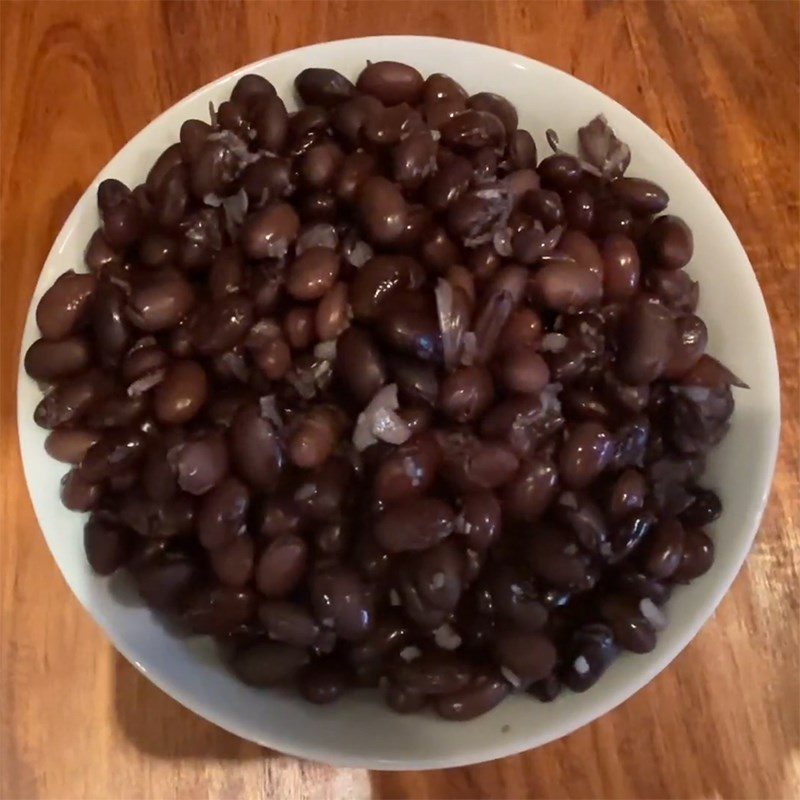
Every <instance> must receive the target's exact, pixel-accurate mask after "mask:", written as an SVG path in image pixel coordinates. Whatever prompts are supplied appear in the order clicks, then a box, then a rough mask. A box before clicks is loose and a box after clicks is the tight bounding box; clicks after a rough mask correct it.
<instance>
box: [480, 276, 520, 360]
mask: <svg viewBox="0 0 800 800" xmlns="http://www.w3.org/2000/svg"><path fill="white" fill-rule="evenodd" d="M514 305H515V303H514V298H513V297H512V296H511V294H510V292H507V291H505V290H503V291H500V292H496V293H495V294H493V295H492V296H491V297H490V298H489V299H488V301H487V302H486V305H485V306H484V307H483V311H481V313H480V316H479V317H478V321H477V322H476V323H475V346H476V352H475V355H476V361H478V363H480V364H485V363H486V362H487V361H488V360H489V359H490V358H491V357H492V354H493V353H494V349H495V347H496V345H497V339H498V337H499V336H500V332H501V331H502V330H503V328H504V327H505V324H506V322H508V318H509V317H510V316H511V312H512V311H513V310H514Z"/></svg>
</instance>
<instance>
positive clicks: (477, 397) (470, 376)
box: [438, 366, 494, 423]
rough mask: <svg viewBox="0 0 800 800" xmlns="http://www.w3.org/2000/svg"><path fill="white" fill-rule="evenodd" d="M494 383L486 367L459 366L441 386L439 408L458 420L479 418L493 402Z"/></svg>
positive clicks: (468, 420)
mask: <svg viewBox="0 0 800 800" xmlns="http://www.w3.org/2000/svg"><path fill="white" fill-rule="evenodd" d="M493 399H494V384H493V382H492V376H491V374H490V373H489V370H488V369H486V368H485V367H478V366H473V367H459V368H458V369H456V370H455V371H454V372H451V373H450V374H449V375H448V376H447V377H446V378H445V379H444V380H443V381H442V383H441V386H440V387H439V402H438V406H439V408H440V409H441V410H442V411H443V412H444V413H445V414H447V415H448V416H449V417H452V419H454V420H455V421H456V422H459V423H463V422H471V421H473V420H475V419H477V418H478V417H479V416H481V414H483V412H484V411H486V409H487V408H488V407H489V406H490V405H491V404H492V400H493Z"/></svg>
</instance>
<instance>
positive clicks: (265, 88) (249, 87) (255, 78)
mask: <svg viewBox="0 0 800 800" xmlns="http://www.w3.org/2000/svg"><path fill="white" fill-rule="evenodd" d="M274 94H275V87H274V86H273V85H272V84H271V83H270V82H269V81H268V80H267V79H266V78H265V77H264V76H263V75H256V74H254V73H248V74H247V75H242V77H241V78H239V80H238V81H236V85H235V86H234V87H233V91H232V92H231V100H232V101H233V102H235V103H238V104H239V105H241V106H242V107H244V108H250V107H251V106H253V105H254V104H256V103H257V102H259V101H260V100H262V99H264V98H266V97H272V96H273V95H274Z"/></svg>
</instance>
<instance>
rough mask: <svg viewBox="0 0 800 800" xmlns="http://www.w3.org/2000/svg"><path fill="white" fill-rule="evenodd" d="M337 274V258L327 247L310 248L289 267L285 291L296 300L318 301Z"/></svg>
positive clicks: (333, 281)
mask: <svg viewBox="0 0 800 800" xmlns="http://www.w3.org/2000/svg"><path fill="white" fill-rule="evenodd" d="M338 274H339V256H338V255H337V254H336V253H335V252H334V251H333V250H330V249H329V248H327V247H312V248H310V249H308V250H306V251H305V252H304V253H303V255H301V256H300V257H299V258H296V259H295V260H294V262H293V263H292V265H291V266H290V267H289V274H288V276H287V278H286V290H287V291H288V292H289V294H290V295H291V296H292V297H294V298H295V299H296V300H319V299H320V297H322V296H323V295H324V294H325V293H326V292H327V291H328V290H329V289H330V288H331V287H332V286H333V284H334V283H335V281H336V276H337V275H338Z"/></svg>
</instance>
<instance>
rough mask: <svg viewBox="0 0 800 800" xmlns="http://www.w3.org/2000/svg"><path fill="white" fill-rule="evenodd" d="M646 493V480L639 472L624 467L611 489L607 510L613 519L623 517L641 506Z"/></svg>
mask: <svg viewBox="0 0 800 800" xmlns="http://www.w3.org/2000/svg"><path fill="white" fill-rule="evenodd" d="M646 495H647V482H646V481H645V478H644V476H643V475H642V473H641V472H639V471H638V470H636V469H631V468H629V469H626V470H624V471H623V472H621V473H620V475H619V477H618V478H617V479H616V481H615V482H614V485H613V487H612V489H611V494H610V496H609V500H608V511H609V513H610V514H611V517H612V518H613V519H615V520H621V519H624V518H625V517H626V516H628V514H630V513H631V512H632V511H636V510H637V509H640V508H642V506H643V505H644V501H645V497H646Z"/></svg>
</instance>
